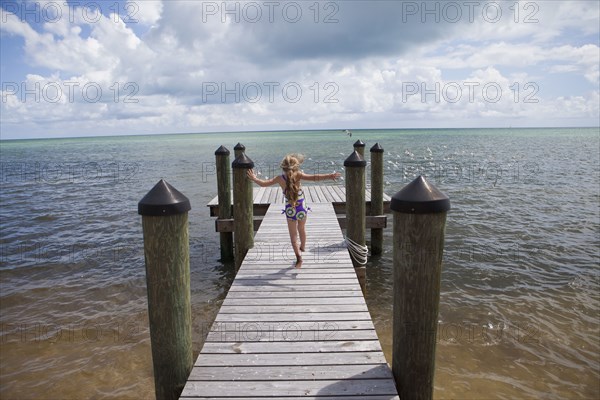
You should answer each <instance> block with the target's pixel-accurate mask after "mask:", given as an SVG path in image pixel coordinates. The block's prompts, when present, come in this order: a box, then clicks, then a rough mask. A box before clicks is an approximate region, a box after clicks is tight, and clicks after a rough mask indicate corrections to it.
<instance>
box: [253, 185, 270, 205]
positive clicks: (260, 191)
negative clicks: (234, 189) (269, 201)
mask: <svg viewBox="0 0 600 400" xmlns="http://www.w3.org/2000/svg"><path fill="white" fill-rule="evenodd" d="M266 191H267V188H266V187H259V188H258V191H255V190H253V191H252V194H253V197H252V198H253V200H254V204H262V201H261V200H262V198H263V195H264V194H265V192H266Z"/></svg>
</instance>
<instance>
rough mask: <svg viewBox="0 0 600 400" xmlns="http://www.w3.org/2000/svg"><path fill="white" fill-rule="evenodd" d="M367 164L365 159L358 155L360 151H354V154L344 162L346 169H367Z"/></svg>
mask: <svg viewBox="0 0 600 400" xmlns="http://www.w3.org/2000/svg"><path fill="white" fill-rule="evenodd" d="M366 166H367V162H366V161H365V159H364V158H362V156H361V155H360V154H359V153H358V151H356V150H354V151H353V152H352V154H350V155H349V156H348V158H346V159H345V160H344V167H366Z"/></svg>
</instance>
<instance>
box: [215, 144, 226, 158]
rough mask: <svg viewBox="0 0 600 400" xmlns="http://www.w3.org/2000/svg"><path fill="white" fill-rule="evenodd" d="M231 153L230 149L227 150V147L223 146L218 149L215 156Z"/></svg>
mask: <svg viewBox="0 0 600 400" xmlns="http://www.w3.org/2000/svg"><path fill="white" fill-rule="evenodd" d="M228 155H229V150H227V147H225V146H221V147H219V148H218V149H217V151H215V156H228Z"/></svg>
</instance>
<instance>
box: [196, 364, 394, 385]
mask: <svg viewBox="0 0 600 400" xmlns="http://www.w3.org/2000/svg"><path fill="white" fill-rule="evenodd" d="M388 378H391V374H390V369H389V367H388V366H387V365H386V364H379V365H377V364H375V365H374V364H363V365H344V366H343V368H339V367H338V368H335V367H334V368H332V366H330V365H287V366H279V367H273V366H264V367H213V368H209V367H194V368H193V370H192V372H191V373H190V380H192V381H229V380H239V381H280V380H288V379H293V380H306V379H309V380H341V379H388Z"/></svg>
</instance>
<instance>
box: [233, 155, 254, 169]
mask: <svg viewBox="0 0 600 400" xmlns="http://www.w3.org/2000/svg"><path fill="white" fill-rule="evenodd" d="M231 168H246V169H251V168H254V161H252V160H251V159H250V157H248V156H247V155H246V153H242V154H240V156H239V157H238V158H236V159H235V160H233V162H232V163H231Z"/></svg>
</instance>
